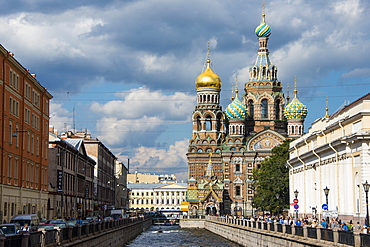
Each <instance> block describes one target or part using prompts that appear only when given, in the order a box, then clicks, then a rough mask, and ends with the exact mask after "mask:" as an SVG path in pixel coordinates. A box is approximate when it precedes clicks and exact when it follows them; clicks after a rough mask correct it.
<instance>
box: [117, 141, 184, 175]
mask: <svg viewBox="0 0 370 247" xmlns="http://www.w3.org/2000/svg"><path fill="white" fill-rule="evenodd" d="M188 144H189V140H186V139H185V140H182V141H176V142H175V143H174V144H173V145H170V147H169V148H168V150H164V149H157V148H148V147H138V148H136V149H135V154H134V156H132V157H128V156H125V155H121V156H119V157H120V158H121V159H122V160H127V159H128V158H130V172H133V171H134V170H136V171H138V172H140V171H146V172H148V171H149V172H153V173H156V174H162V173H167V174H168V173H170V174H176V175H177V179H178V181H181V180H184V181H186V180H187V179H188V178H187V158H186V155H185V154H186V153H187V147H188Z"/></svg>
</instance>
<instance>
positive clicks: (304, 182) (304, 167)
mask: <svg viewBox="0 0 370 247" xmlns="http://www.w3.org/2000/svg"><path fill="white" fill-rule="evenodd" d="M294 149H295V150H296V153H297V159H298V160H299V161H300V162H301V163H302V164H303V185H304V186H303V193H304V195H307V193H306V164H305V163H304V161H303V160H302V159H301V158H300V157H299V154H298V149H297V147H296V146H295V145H294Z"/></svg>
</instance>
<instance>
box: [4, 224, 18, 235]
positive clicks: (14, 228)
mask: <svg viewBox="0 0 370 247" xmlns="http://www.w3.org/2000/svg"><path fill="white" fill-rule="evenodd" d="M0 229H1V231H2V232H3V234H4V235H5V236H13V235H15V234H18V233H19V232H20V228H19V225H18V224H2V225H0Z"/></svg>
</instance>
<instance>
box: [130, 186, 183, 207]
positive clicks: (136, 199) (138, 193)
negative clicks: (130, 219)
mask: <svg viewBox="0 0 370 247" xmlns="http://www.w3.org/2000/svg"><path fill="white" fill-rule="evenodd" d="M127 187H128V189H129V192H130V195H129V208H130V209H142V210H145V211H159V210H180V206H181V203H182V202H184V201H186V189H187V185H186V184H185V183H170V184H161V183H129V184H128V185H127Z"/></svg>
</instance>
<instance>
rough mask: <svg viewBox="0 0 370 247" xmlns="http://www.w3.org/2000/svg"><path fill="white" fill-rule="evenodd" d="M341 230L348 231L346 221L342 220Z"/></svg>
mask: <svg viewBox="0 0 370 247" xmlns="http://www.w3.org/2000/svg"><path fill="white" fill-rule="evenodd" d="M341 229H342V230H343V231H349V228H348V226H347V225H346V223H345V222H344V221H343V222H342V228H341Z"/></svg>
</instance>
